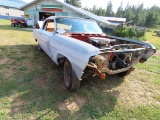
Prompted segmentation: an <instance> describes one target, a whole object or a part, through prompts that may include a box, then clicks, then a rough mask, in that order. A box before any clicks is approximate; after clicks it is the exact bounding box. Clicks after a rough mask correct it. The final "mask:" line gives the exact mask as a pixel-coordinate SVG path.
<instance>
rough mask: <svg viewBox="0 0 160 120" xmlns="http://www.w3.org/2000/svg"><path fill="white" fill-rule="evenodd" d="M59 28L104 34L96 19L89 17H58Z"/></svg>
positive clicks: (73, 31)
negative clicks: (89, 18)
mask: <svg viewBox="0 0 160 120" xmlns="http://www.w3.org/2000/svg"><path fill="white" fill-rule="evenodd" d="M56 24H57V25H56V26H57V29H59V28H61V29H64V30H65V31H66V32H72V33H96V34H102V33H103V32H102V30H101V28H100V27H99V26H98V24H97V23H96V22H95V21H92V20H87V19H84V20H83V19H72V18H57V19H56Z"/></svg>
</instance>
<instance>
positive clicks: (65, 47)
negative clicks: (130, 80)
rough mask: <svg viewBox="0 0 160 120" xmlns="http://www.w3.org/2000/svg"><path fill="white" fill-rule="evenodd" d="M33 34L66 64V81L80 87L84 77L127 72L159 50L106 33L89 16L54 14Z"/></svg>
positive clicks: (73, 87) (71, 87)
mask: <svg viewBox="0 0 160 120" xmlns="http://www.w3.org/2000/svg"><path fill="white" fill-rule="evenodd" d="M41 23H42V24H41V25H40V24H39V26H40V29H34V30H33V37H34V39H35V41H36V42H38V48H39V50H43V51H44V52H45V53H46V54H47V55H48V56H49V57H50V58H51V59H52V60H53V61H54V62H55V63H56V64H57V65H59V64H64V82H65V85H66V87H67V89H68V90H69V91H74V90H77V89H78V88H79V87H80V82H81V80H82V79H83V78H85V77H88V76H90V75H98V76H99V77H100V78H102V79H105V77H106V75H112V74H117V75H118V76H120V77H123V76H125V75H128V74H129V73H130V72H131V71H132V70H134V66H135V65H136V64H137V63H138V62H140V63H143V62H145V61H147V59H148V58H149V57H150V56H152V55H153V54H154V53H155V52H156V49H155V47H154V46H152V45H151V44H148V43H145V42H140V41H138V40H131V39H126V38H120V37H115V36H108V35H106V34H104V33H103V32H102V30H101V28H100V27H99V26H98V24H97V23H96V22H95V21H93V20H90V19H83V18H73V17H57V16H51V17H49V18H47V19H46V20H45V21H43V22H42V21H41Z"/></svg>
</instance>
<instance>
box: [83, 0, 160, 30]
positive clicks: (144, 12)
mask: <svg viewBox="0 0 160 120" xmlns="http://www.w3.org/2000/svg"><path fill="white" fill-rule="evenodd" d="M143 6H144V5H143V3H141V4H139V5H137V6H135V5H130V4H129V3H128V4H127V6H126V7H125V8H124V6H123V3H122V2H121V4H120V5H119V7H118V9H117V12H116V13H114V12H113V4H112V1H109V2H108V3H107V5H106V9H103V8H101V7H100V8H98V7H97V6H96V5H94V6H93V8H87V7H85V8H84V9H85V10H87V11H90V12H92V13H94V14H96V15H99V16H107V17H122V18H126V20H127V21H130V20H133V24H134V25H138V26H144V27H150V28H153V27H157V26H158V25H160V7H157V6H152V7H151V8H148V9H145V8H144V7H143Z"/></svg>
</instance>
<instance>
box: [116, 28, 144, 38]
mask: <svg viewBox="0 0 160 120" xmlns="http://www.w3.org/2000/svg"><path fill="white" fill-rule="evenodd" d="M113 35H115V36H118V37H126V38H140V37H143V36H144V35H145V30H140V29H138V28H135V27H131V26H129V27H127V26H126V25H123V26H122V27H118V28H116V29H115V30H114V31H113Z"/></svg>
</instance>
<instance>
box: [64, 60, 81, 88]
mask: <svg viewBox="0 0 160 120" xmlns="http://www.w3.org/2000/svg"><path fill="white" fill-rule="evenodd" d="M64 82H65V85H66V87H67V89H68V90H69V91H76V90H77V89H78V88H79V87H80V82H81V81H80V80H79V79H78V78H77V76H76V74H75V71H74V70H73V68H72V65H71V63H70V62H69V60H67V59H66V60H65V62H64Z"/></svg>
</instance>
